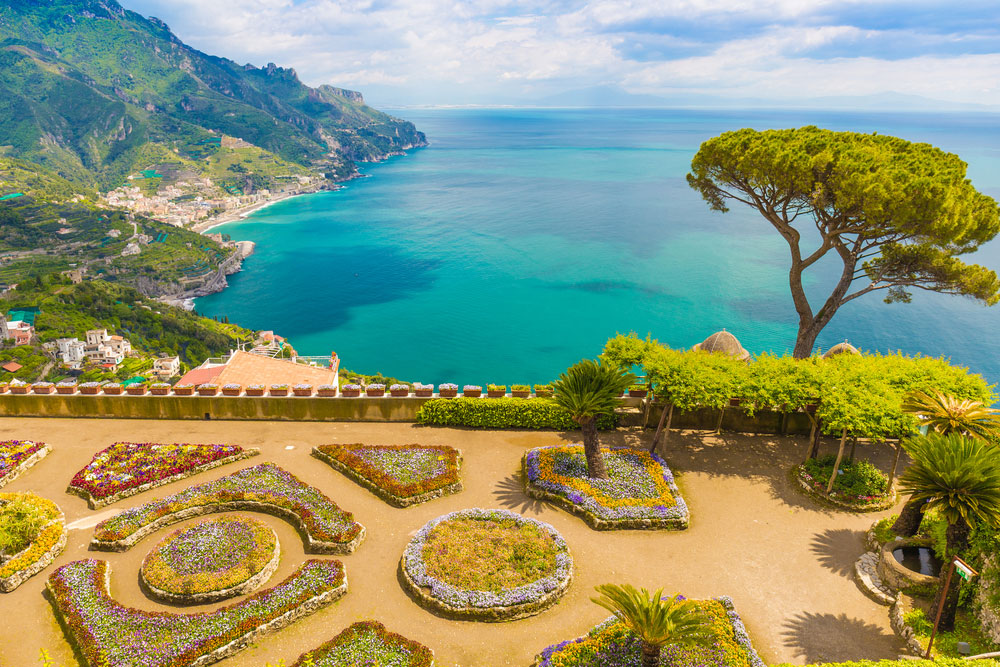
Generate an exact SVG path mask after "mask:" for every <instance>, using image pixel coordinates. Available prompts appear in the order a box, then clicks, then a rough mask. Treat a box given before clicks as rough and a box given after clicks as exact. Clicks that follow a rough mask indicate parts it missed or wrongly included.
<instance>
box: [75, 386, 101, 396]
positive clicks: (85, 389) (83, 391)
mask: <svg viewBox="0 0 1000 667" xmlns="http://www.w3.org/2000/svg"><path fill="white" fill-rule="evenodd" d="M100 391H101V388H100V387H80V393H81V394H87V395H88V396H93V395H94V394H97V393H100Z"/></svg>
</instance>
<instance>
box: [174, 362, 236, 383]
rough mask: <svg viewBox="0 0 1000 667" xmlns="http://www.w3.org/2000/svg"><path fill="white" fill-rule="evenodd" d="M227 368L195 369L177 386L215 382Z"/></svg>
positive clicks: (179, 381) (185, 375) (186, 374)
mask: <svg viewBox="0 0 1000 667" xmlns="http://www.w3.org/2000/svg"><path fill="white" fill-rule="evenodd" d="M223 368H225V366H212V367H211V368H194V369H192V370H189V371H188V372H187V373H185V374H184V377H182V378H181V379H180V380H178V381H177V384H193V385H199V384H205V383H206V382H214V381H215V378H217V377H219V373H221V372H222V369H223Z"/></svg>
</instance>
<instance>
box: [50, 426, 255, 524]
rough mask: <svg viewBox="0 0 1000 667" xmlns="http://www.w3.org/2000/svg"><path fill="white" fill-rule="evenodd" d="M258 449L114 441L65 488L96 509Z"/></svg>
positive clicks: (231, 460) (251, 454) (253, 454)
mask: <svg viewBox="0 0 1000 667" xmlns="http://www.w3.org/2000/svg"><path fill="white" fill-rule="evenodd" d="M259 453H260V450H258V449H248V450H244V449H243V448H242V447H239V446H237V445H189V444H180V443H174V444H170V445H168V444H159V443H134V442H117V443H115V444H113V445H111V446H110V447H108V448H107V449H104V450H102V451H100V452H98V453H97V454H96V455H95V456H94V458H93V459H92V460H91V462H90V463H88V464H87V466H86V467H85V468H84V469H83V470H81V471H80V472H78V473H77V474H76V475H75V476H74V477H73V481H72V482H70V485H69V488H68V489H66V491H67V493H73V494H75V495H78V496H80V497H81V498H84V499H85V500H86V501H87V504H88V505H89V506H90V508H91V509H97V508H99V507H104V506H105V505H110V504H111V503H114V502H117V501H119V500H121V499H122V498H127V497H129V496H133V495H136V494H138V493H142V492H144V491H148V490H150V489H153V488H156V487H158V486H163V485H164V484H169V483H171V482H176V481H177V480H180V479H185V478H187V477H190V476H192V475H196V474H198V473H200V472H204V471H206V470H211V469H212V468H217V467H219V466H222V465H225V464H227V463H233V462H234V461H239V460H241V459H245V458H248V457H251V456H256V455H257V454H259Z"/></svg>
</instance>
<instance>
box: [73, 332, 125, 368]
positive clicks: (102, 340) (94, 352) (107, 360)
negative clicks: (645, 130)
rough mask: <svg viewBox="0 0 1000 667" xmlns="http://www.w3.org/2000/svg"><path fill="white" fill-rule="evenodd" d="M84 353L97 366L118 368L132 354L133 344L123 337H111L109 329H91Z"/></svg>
mask: <svg viewBox="0 0 1000 667" xmlns="http://www.w3.org/2000/svg"><path fill="white" fill-rule="evenodd" d="M83 353H84V355H86V357H87V359H89V360H90V361H92V362H94V363H95V364H100V365H101V366H117V365H118V364H120V363H121V362H122V361H124V360H125V357H127V356H128V355H130V354H131V353H132V343H131V342H129V341H128V340H126V339H125V338H122V337H121V336H109V335H108V330H107V329H91V330H90V331H88V332H87V344H86V345H85V346H84V350H83Z"/></svg>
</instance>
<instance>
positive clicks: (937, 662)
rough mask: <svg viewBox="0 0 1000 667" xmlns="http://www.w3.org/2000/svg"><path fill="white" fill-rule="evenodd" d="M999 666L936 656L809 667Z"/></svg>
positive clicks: (783, 665) (789, 666) (786, 666)
mask: <svg viewBox="0 0 1000 667" xmlns="http://www.w3.org/2000/svg"><path fill="white" fill-rule="evenodd" d="M914 665H921V667H997V662H996V660H962V659H959V658H936V659H934V660H925V661H921V662H914V661H913V660H858V661H852V662H816V663H811V664H810V665H809V667H913V666H914ZM771 667H794V666H793V665H792V664H791V663H787V662H783V663H780V664H777V665H771Z"/></svg>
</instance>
